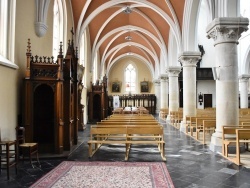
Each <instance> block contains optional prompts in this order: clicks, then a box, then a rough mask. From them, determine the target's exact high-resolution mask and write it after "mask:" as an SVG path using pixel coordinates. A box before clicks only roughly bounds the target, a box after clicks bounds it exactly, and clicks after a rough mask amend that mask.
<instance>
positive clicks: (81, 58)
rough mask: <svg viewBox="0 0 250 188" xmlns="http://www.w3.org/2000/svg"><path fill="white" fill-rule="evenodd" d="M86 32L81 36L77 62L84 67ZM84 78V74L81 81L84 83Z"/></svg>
mask: <svg viewBox="0 0 250 188" xmlns="http://www.w3.org/2000/svg"><path fill="white" fill-rule="evenodd" d="M85 37H86V32H84V33H83V36H82V37H81V41H80V49H79V52H80V53H79V64H80V65H82V66H83V67H86V65H85V62H86V43H85V41H86V39H85ZM85 81H86V79H85V74H84V75H83V78H82V82H83V84H84V85H85V84H86V83H85Z"/></svg>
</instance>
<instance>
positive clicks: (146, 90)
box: [141, 81, 149, 92]
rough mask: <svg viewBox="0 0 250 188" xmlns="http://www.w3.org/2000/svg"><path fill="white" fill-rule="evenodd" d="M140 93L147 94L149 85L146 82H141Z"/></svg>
mask: <svg viewBox="0 0 250 188" xmlns="http://www.w3.org/2000/svg"><path fill="white" fill-rule="evenodd" d="M141 92H149V85H148V82H147V81H143V82H141Z"/></svg>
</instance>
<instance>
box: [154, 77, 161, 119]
mask: <svg viewBox="0 0 250 188" xmlns="http://www.w3.org/2000/svg"><path fill="white" fill-rule="evenodd" d="M154 85H155V96H156V113H157V114H158V113H159V112H160V104H161V97H160V96H161V82H160V80H158V79H156V80H154Z"/></svg>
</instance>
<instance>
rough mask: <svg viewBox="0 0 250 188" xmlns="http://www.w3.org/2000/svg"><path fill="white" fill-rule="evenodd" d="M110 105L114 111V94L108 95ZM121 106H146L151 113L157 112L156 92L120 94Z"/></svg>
mask: <svg viewBox="0 0 250 188" xmlns="http://www.w3.org/2000/svg"><path fill="white" fill-rule="evenodd" d="M108 99H109V102H108V107H109V109H110V111H111V112H112V111H113V96H109V97H108ZM119 100H120V107H123V108H124V107H138V106H142V107H145V108H146V109H147V110H148V111H149V113H150V114H155V110H156V96H155V95H154V94H142V95H140V94H138V95H137V94H135V95H121V96H119Z"/></svg>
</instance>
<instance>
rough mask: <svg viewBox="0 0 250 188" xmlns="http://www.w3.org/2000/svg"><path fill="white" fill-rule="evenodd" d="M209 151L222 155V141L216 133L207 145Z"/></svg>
mask: <svg viewBox="0 0 250 188" xmlns="http://www.w3.org/2000/svg"><path fill="white" fill-rule="evenodd" d="M209 149H210V150H211V151H213V152H219V153H222V139H221V137H218V134H217V133H214V134H213V135H212V136H211V142H210V145H209Z"/></svg>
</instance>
